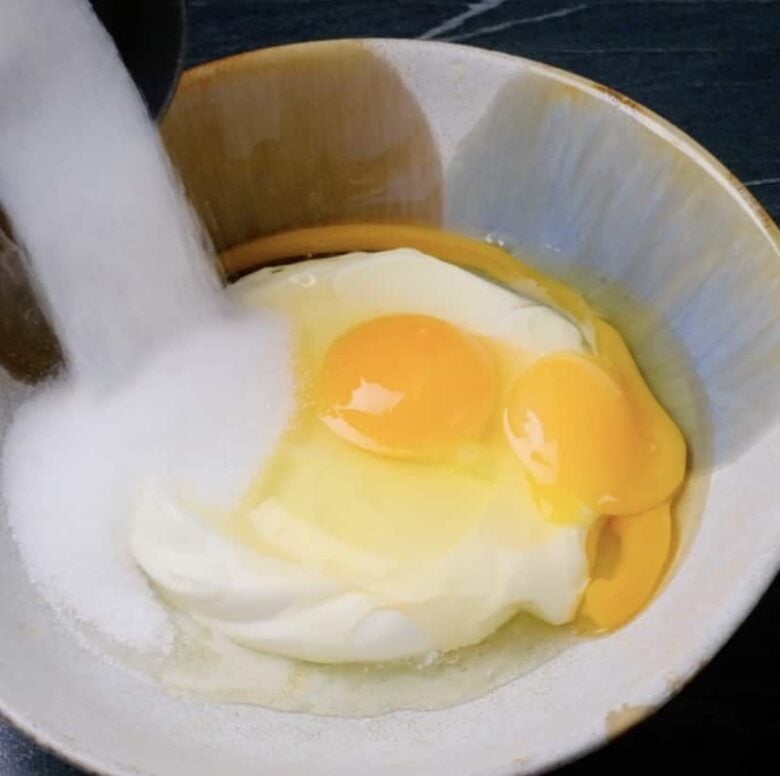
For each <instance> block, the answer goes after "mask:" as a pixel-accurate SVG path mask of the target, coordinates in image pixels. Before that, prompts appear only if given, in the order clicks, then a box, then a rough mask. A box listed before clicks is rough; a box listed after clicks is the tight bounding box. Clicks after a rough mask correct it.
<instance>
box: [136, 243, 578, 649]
mask: <svg viewBox="0 0 780 776" xmlns="http://www.w3.org/2000/svg"><path fill="white" fill-rule="evenodd" d="M231 293H232V294H233V295H234V296H235V298H236V299H237V300H238V301H239V303H240V304H241V305H244V306H246V307H248V308H252V309H258V308H259V309H270V310H274V311H275V312H277V313H278V314H280V315H282V316H285V317H287V318H289V320H290V321H291V323H292V325H293V329H294V330H298V331H305V332H306V341H307V348H308V349H309V351H310V353H309V355H312V353H313V354H314V355H315V356H316V355H317V354H321V353H322V352H323V351H324V349H325V348H326V347H327V345H328V344H329V343H330V342H332V341H333V339H334V338H335V337H337V336H338V335H339V334H341V333H342V332H344V331H345V330H347V329H348V328H350V327H351V326H354V325H356V324H357V323H360V322H363V321H365V320H368V319H370V318H372V317H377V316H380V315H387V314H399V313H419V314H425V315H431V316H436V317H439V318H442V319H444V320H447V321H449V322H451V323H453V324H454V325H456V326H459V327H460V328H462V329H466V330H468V331H471V332H473V333H475V334H479V335H482V336H485V337H490V338H492V339H494V340H496V341H500V342H503V343H506V344H507V345H508V346H512V347H517V348H518V349H520V350H522V352H523V353H524V354H525V355H526V357H530V358H535V357H538V356H541V355H544V354H547V353H552V352H556V351H563V350H567V351H572V350H576V351H581V352H586V351H587V350H588V349H589V346H588V343H587V338H586V336H584V335H583V332H582V331H581V330H580V329H579V328H578V326H577V325H576V324H575V323H574V322H573V321H572V320H570V319H569V318H567V317H566V316H565V315H564V314H563V313H561V312H559V311H557V310H555V309H553V308H552V307H550V306H547V305H545V304H543V303H542V302H540V301H539V300H538V299H533V298H531V297H529V296H523V295H521V294H518V293H515V292H514V291H510V290H508V289H505V288H503V287H501V286H498V285H496V284H494V283H492V282H490V281H488V280H486V279H483V278H481V277H479V276H477V275H475V274H473V273H470V272H467V271H465V270H462V269H460V268H457V267H454V266H452V265H450V264H447V263H445V262H441V261H439V260H437V259H434V258H432V257H429V256H425V255H423V254H420V253H419V252H417V251H414V250H411V249H399V250H395V251H387V252H384V253H378V254H357V253H356V254H349V255H347V256H343V257H337V258H333V259H326V260H316V261H307V262H302V263H299V264H295V265H291V266H289V267H284V268H274V269H263V270H260V271H258V272H255V273H254V274H252V275H250V276H248V277H247V278H244V279H243V280H241V281H240V282H239V283H237V284H236V285H235V286H234V287H233V288H232V290H231ZM292 357H293V354H292V353H291V354H290V358H291V359H292ZM327 439H328V437H327V435H324V436H323V437H322V440H324V441H317V439H315V440H314V441H313V442H312V444H313V447H312V449H311V450H310V451H308V454H307V458H306V461H308V462H309V463H308V465H307V467H306V471H305V475H306V476H305V478H304V479H303V480H302V481H301V485H300V488H301V489H304V488H308V487H312V486H314V485H317V487H321V488H322V493H319V492H315V493H313V494H312V498H318V497H322V498H325V497H327V487H328V479H327V478H328V473H327V471H324V470H323V471H322V472H319V471H318V463H317V462H318V461H324V460H327V459H326V455H327V452H328V451H327V449H326V447H323V446H322V445H327V444H329V443H328V442H327ZM317 445H320V447H319V448H318V447H317ZM518 470H519V467H518ZM502 476H504V475H502ZM506 477H515V475H514V474H512V473H507V474H506ZM512 482H513V483H514V482H516V483H517V487H513V488H512V489H511V490H512V493H513V496H512V498H513V502H512V503H513V509H512V514H511V515H507V514H504V513H501V514H492V513H490V510H489V509H487V511H486V515H485V517H484V519H480V521H478V522H477V523H476V524H474V525H469V526H466V528H465V529H464V530H463V531H461V532H460V533H455V534H453V538H452V541H450V542H449V543H445V545H444V546H442V547H439V548H438V549H437V551H436V553H435V554H433V555H429V556H427V557H426V556H423V557H419V558H414V557H405V558H398V557H392V556H391V557H388V556H386V555H383V554H382V553H374V552H372V551H370V550H369V549H366V548H365V547H359V546H356V545H354V544H351V543H349V542H345V541H343V540H341V539H340V538H339V537H337V536H334V535H331V534H329V533H328V532H327V531H324V530H322V529H321V527H318V526H317V525H314V524H311V523H309V522H307V521H305V520H302V519H300V516H299V515H296V514H294V513H291V512H290V511H289V510H288V509H286V508H285V506H284V504H283V503H279V502H277V501H276V500H275V499H274V498H273V497H269V498H267V499H265V500H264V501H263V502H262V503H260V504H259V505H258V506H257V507H255V509H254V510H253V512H252V514H251V516H250V520H251V525H252V528H253V530H254V532H255V534H256V537H257V539H258V543H259V544H257V545H255V546H253V547H252V548H251V549H250V548H249V547H247V546H243V545H242V544H241V543H240V542H239V541H237V540H236V539H235V538H234V537H233V536H231V535H229V533H227V532H225V531H221V530H220V527H219V524H218V522H217V523H216V524H215V522H214V520H213V517H211V516H206V515H201V514H198V511H197V510H196V509H193V508H192V506H191V504H188V503H187V504H185V503H184V501H183V500H182V499H181V498H180V497H179V495H178V494H176V493H174V492H172V491H170V490H169V489H167V488H166V487H165V483H157V484H154V483H152V484H150V485H149V486H148V487H147V488H146V489H145V490H144V492H143V493H142V495H141V497H140V498H139V500H138V503H137V506H136V508H135V510H134V512H133V515H132V519H131V548H132V552H133V554H134V557H135V559H136V561H137V562H138V563H139V565H140V566H141V567H142V568H143V570H144V571H145V572H146V573H147V575H148V576H149V577H150V578H151V579H152V580H153V582H154V583H155V585H156V586H157V588H158V589H159V590H160V591H161V592H162V594H163V596H164V597H165V599H166V600H167V601H169V602H170V603H171V604H172V605H173V606H175V607H176V608H178V609H180V610H181V611H183V612H185V613H186V614H187V615H189V616H190V617H191V618H193V619H194V620H195V621H197V622H199V623H201V624H203V625H205V626H207V627H208V628H210V629H212V630H213V631H215V632H218V633H220V634H221V635H223V636H225V637H227V638H228V639H230V640H231V641H233V642H234V643H236V644H239V645H242V646H244V647H249V648H252V649H256V650H260V651H263V652H268V653H273V654H277V655H283V656H287V657H292V658H300V659H304V660H308V661H313V662H321V663H350V662H382V661H390V660H397V659H403V658H408V657H414V656H420V655H425V654H428V653H436V652H447V651H450V650H453V649H456V648H458V647H462V646H465V645H469V644H474V643H477V642H479V641H481V640H482V639H484V638H485V637H486V636H488V635H489V634H490V633H492V632H493V631H495V629H496V628H498V627H499V626H500V625H501V624H502V623H504V622H506V621H507V620H508V619H510V618H511V617H512V616H513V615H514V614H516V613H517V612H519V611H526V612H530V613H532V614H535V615H537V616H538V617H540V618H542V619H544V620H546V621H547V622H550V623H553V624H559V623H564V622H567V621H569V620H571V619H572V618H573V616H574V614H575V612H576V608H577V606H578V603H579V600H580V596H581V594H582V592H583V590H584V588H585V586H586V585H587V582H588V579H589V574H588V561H587V555H586V550H585V540H586V536H587V532H588V528H589V526H590V523H589V522H588V521H587V520H584V521H582V522H580V523H577V524H565V525H564V524H559V523H555V522H552V521H550V520H548V519H546V517H545V516H544V515H543V514H542V511H541V509H540V508H539V506H538V505H537V503H536V500H535V498H534V495H533V493H532V492H531V490H530V488H529V487H527V486H524V484H523V483H524V479H523V477H522V475H520V474H519V473H518V475H517V479H516V480H514V479H513V480H512ZM331 487H332V488H334V489H336V490H337V491H338V493H343V490H344V488H345V487H346V485H342V484H341V483H339V482H338V481H336V482H335V484H331ZM348 495H349V498H350V499H352V502H351V503H352V507H353V508H354V509H358V510H359V509H363V510H365V514H366V515H367V517H369V516H371V515H374V513H373V512H372V510H376V509H377V508H378V507H377V505H376V500H375V499H372V498H371V497H370V496H367V497H366V498H365V499H364V501H360V498H361V496H360V491H359V490H350V491H349V494H348ZM334 498H335V497H334ZM355 500H357V503H355ZM334 503H335V502H334ZM374 517H375V515H374ZM507 536H511V541H505V537H507ZM410 541H413V539H412V540H410ZM258 546H260V547H264V548H266V551H265V552H263V551H258Z"/></svg>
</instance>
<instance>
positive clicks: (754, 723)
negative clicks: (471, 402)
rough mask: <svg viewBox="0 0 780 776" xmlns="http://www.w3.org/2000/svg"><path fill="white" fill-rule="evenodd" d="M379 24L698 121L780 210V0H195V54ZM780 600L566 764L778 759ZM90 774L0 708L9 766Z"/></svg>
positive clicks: (740, 763)
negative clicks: (499, 54) (602, 744)
mask: <svg viewBox="0 0 780 776" xmlns="http://www.w3.org/2000/svg"><path fill="white" fill-rule="evenodd" d="M366 36H369V37H421V36H426V37H431V36H434V37H437V38H441V39H446V40H456V41H462V42H468V43H469V44H473V45H478V46H483V47H486V48H492V49H498V50H500V51H506V52H509V53H512V54H520V55H522V56H525V57H529V58H532V59H538V60H541V61H543V62H547V63H550V64H554V65H558V66H560V67H563V68H566V69H568V70H573V71H575V72H577V73H580V74H582V75H585V76H588V77H590V78H593V79H594V80H597V81H600V82H602V83H605V84H608V85H609V86H612V87H614V88H616V89H618V90H619V91H622V92H624V93H625V94H627V95H629V96H630V97H633V98H634V99H636V100H638V101H639V102H641V103H644V104H645V105H647V106H648V107H650V108H652V109H653V110H655V111H656V112H657V113H660V114H661V115H662V116H664V117H666V118H668V119H670V120H671V121H673V122H674V123H675V124H677V125H679V126H680V127H682V129H684V130H685V131H687V132H688V133H689V134H691V135H692V136H693V137H694V138H696V139H697V140H698V141H699V142H701V143H702V144H703V145H704V146H705V147H707V148H708V149H709V150H710V151H712V152H713V153H714V154H715V155H716V156H717V157H719V158H720V159H721V160H722V161H723V162H724V163H725V164H726V165H727V166H728V167H730V168H731V170H733V171H734V172H735V173H736V174H737V176H738V177H740V178H741V179H742V180H743V181H744V182H745V183H746V184H747V185H748V186H749V187H750V189H751V190H752V191H753V193H754V194H755V195H756V197H758V199H759V200H760V201H761V202H762V203H763V204H764V206H765V207H766V208H767V210H768V211H769V212H770V214H771V215H772V216H773V217H774V218H775V220H780V2H779V1H778V0H709V1H704V0H667V1H666V2H659V1H657V0H613V1H612V2H610V1H609V0H590V1H589V2H587V1H585V0H583V1H580V0H503V1H502V0H481V2H476V1H475V0H472V2H468V3H467V2H459V1H458V0H423V2H416V1H413V0H190V41H189V50H188V57H187V61H188V64H191V65H193V64H197V63H200V62H204V61H207V60H210V59H216V58H218V57H222V56H225V55H228V54H233V53H237V52H240V51H246V50H248V49H253V48H258V47H261V46H268V45H274V44H279V43H288V42H292V41H301V40H312V39H318V38H320V39H321V38H340V37H366ZM744 518H745V519H749V516H748V515H746V516H744ZM779 609H780V581H778V580H775V583H774V585H773V586H772V588H771V589H770V591H769V592H768V593H767V595H766V596H765V597H764V599H763V601H762V602H761V604H760V605H759V606H758V608H757V609H756V610H755V611H754V612H753V614H752V615H751V616H750V617H749V618H748V620H747V621H746V623H745V624H744V625H743V626H742V628H741V629H740V631H739V632H738V633H737V634H736V635H735V636H734V638H733V639H732V640H731V641H730V642H729V644H728V645H727V646H726V647H725V648H724V649H723V651H722V652H721V653H720V654H719V655H718V657H717V658H716V659H715V660H714V661H713V662H712V663H711V664H710V665H709V666H708V667H707V668H705V669H704V671H702V673H701V674H700V675H699V676H698V677H697V678H696V679H695V680H694V681H693V682H691V684H689V685H688V687H687V688H686V689H685V690H684V691H683V692H682V693H681V694H680V695H679V696H677V697H676V698H675V699H674V700H672V701H671V703H669V704H668V705H667V706H666V707H665V708H664V709H663V710H662V711H661V712H659V713H658V714H656V715H655V716H654V717H653V718H651V719H650V720H648V721H647V722H645V723H643V724H642V725H640V726H639V727H638V728H635V729H634V730H632V731H631V732H629V733H628V734H627V735H625V736H623V737H622V738H621V739H619V740H618V741H617V742H615V743H613V744H611V745H610V746H609V747H608V748H606V749H604V750H602V751H600V752H597V753H596V754H594V755H591V756H589V757H587V758H585V759H584V760H582V761H580V762H579V763H575V764H574V765H570V766H568V767H566V768H563V769H561V770H560V771H559V773H560V774H562V776H580V774H589V773H594V774H604V773H617V772H619V771H622V770H628V769H629V768H630V769H636V768H637V766H639V768H640V772H642V771H644V770H645V769H647V770H648V771H650V770H651V769H664V768H665V769H669V766H670V755H671V754H672V753H674V754H675V755H676V756H678V755H679V753H680V752H687V753H690V756H691V758H693V757H695V758H696V764H697V766H698V768H699V769H701V770H704V769H708V768H713V769H715V771H716V772H720V771H721V770H722V771H723V772H729V771H730V772H733V773H759V772H763V771H764V767H761V768H759V766H758V765H756V766H752V765H751V763H752V762H754V761H755V762H756V763H758V762H763V761H764V760H765V761H767V762H770V763H771V762H773V761H774V760H775V757H774V746H773V744H774V743H775V741H776V740H777V739H778V738H780V682H779V681H778V677H779V676H780V672H778V668H777V664H778V655H779V654H780V618H778V616H777V613H778V610H779ZM768 770H769V771H772V770H773V769H772V768H769V769H768ZM80 773H81V771H78V770H76V769H73V768H71V767H69V766H67V765H64V764H61V763H60V762H59V761H58V760H56V759H55V758H54V757H52V756H50V755H48V754H46V753H44V752H42V751H41V750H39V749H38V748H37V747H35V745H33V744H31V743H29V742H28V741H27V739H25V738H24V737H23V736H21V735H20V734H18V733H16V732H15V731H13V730H11V729H10V728H8V727H5V726H4V725H3V723H0V776H78V774H80ZM225 776H229V774H226V775H225Z"/></svg>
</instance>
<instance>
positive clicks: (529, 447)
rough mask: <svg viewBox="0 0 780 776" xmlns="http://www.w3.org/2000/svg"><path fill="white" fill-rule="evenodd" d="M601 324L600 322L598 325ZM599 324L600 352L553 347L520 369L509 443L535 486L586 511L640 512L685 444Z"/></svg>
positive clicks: (669, 476)
mask: <svg viewBox="0 0 780 776" xmlns="http://www.w3.org/2000/svg"><path fill="white" fill-rule="evenodd" d="M604 326H606V324H605V325H604ZM613 331H614V330H612V329H611V327H610V329H606V328H602V327H600V328H599V334H600V335H603V337H604V339H605V340H606V344H607V345H608V347H607V353H608V354H610V355H613V356H614V357H615V359H614V360H615V361H616V363H611V362H610V361H609V360H607V358H605V357H601V356H591V355H584V354H580V353H555V354H552V355H550V356H546V357H543V358H541V359H539V360H538V361H536V362H535V363H534V364H532V365H531V366H530V367H529V368H528V369H526V370H525V371H524V372H523V373H522V374H521V375H520V377H519V378H518V379H517V381H516V382H515V384H514V386H513V388H512V390H511V394H510V397H509V402H508V407H507V421H508V425H509V430H510V434H511V436H512V441H513V446H514V448H515V451H516V452H517V454H518V456H519V458H520V460H521V462H522V463H523V464H524V466H525V467H526V469H527V471H528V472H529V473H530V474H531V476H532V478H533V479H534V480H535V482H536V484H537V485H538V486H539V487H540V489H541V490H542V492H545V491H547V492H548V493H550V494H551V495H552V497H553V499H555V497H556V495H557V493H558V492H562V493H563V494H565V495H568V496H570V497H574V498H575V499H576V500H578V501H579V502H580V503H582V504H583V505H584V506H586V507H587V508H589V509H591V510H592V511H593V512H596V513H600V514H610V515H625V514H634V513H637V512H643V511H645V510H647V509H650V508H651V507H654V506H656V505H657V504H659V503H661V502H663V501H664V500H666V499H668V498H669V497H670V496H671V495H672V494H673V493H674V491H675V490H676V489H677V487H678V486H679V485H680V483H681V481H682V478H683V471H684V467H685V445H684V443H683V440H682V436H681V435H680V433H679V431H678V430H677V427H676V426H675V425H674V424H673V423H672V422H671V420H670V419H669V418H668V416H666V413H664V412H663V410H662V409H661V408H660V406H659V405H658V404H657V403H656V402H655V399H654V398H653V397H652V394H650V392H649V390H647V389H646V388H644V385H643V384H642V388H643V391H641V390H640V388H639V387H638V386H637V385H635V384H633V383H634V381H635V379H636V380H638V381H639V382H641V376H639V375H638V373H637V375H634V374H633V372H634V371H635V370H636V367H635V366H634V365H633V361H631V362H630V364H629V363H627V362H626V361H624V359H629V360H630V355H629V354H627V352H626V353H624V352H623V349H624V348H625V346H624V345H622V342H615V341H613V340H612V332H613Z"/></svg>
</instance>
